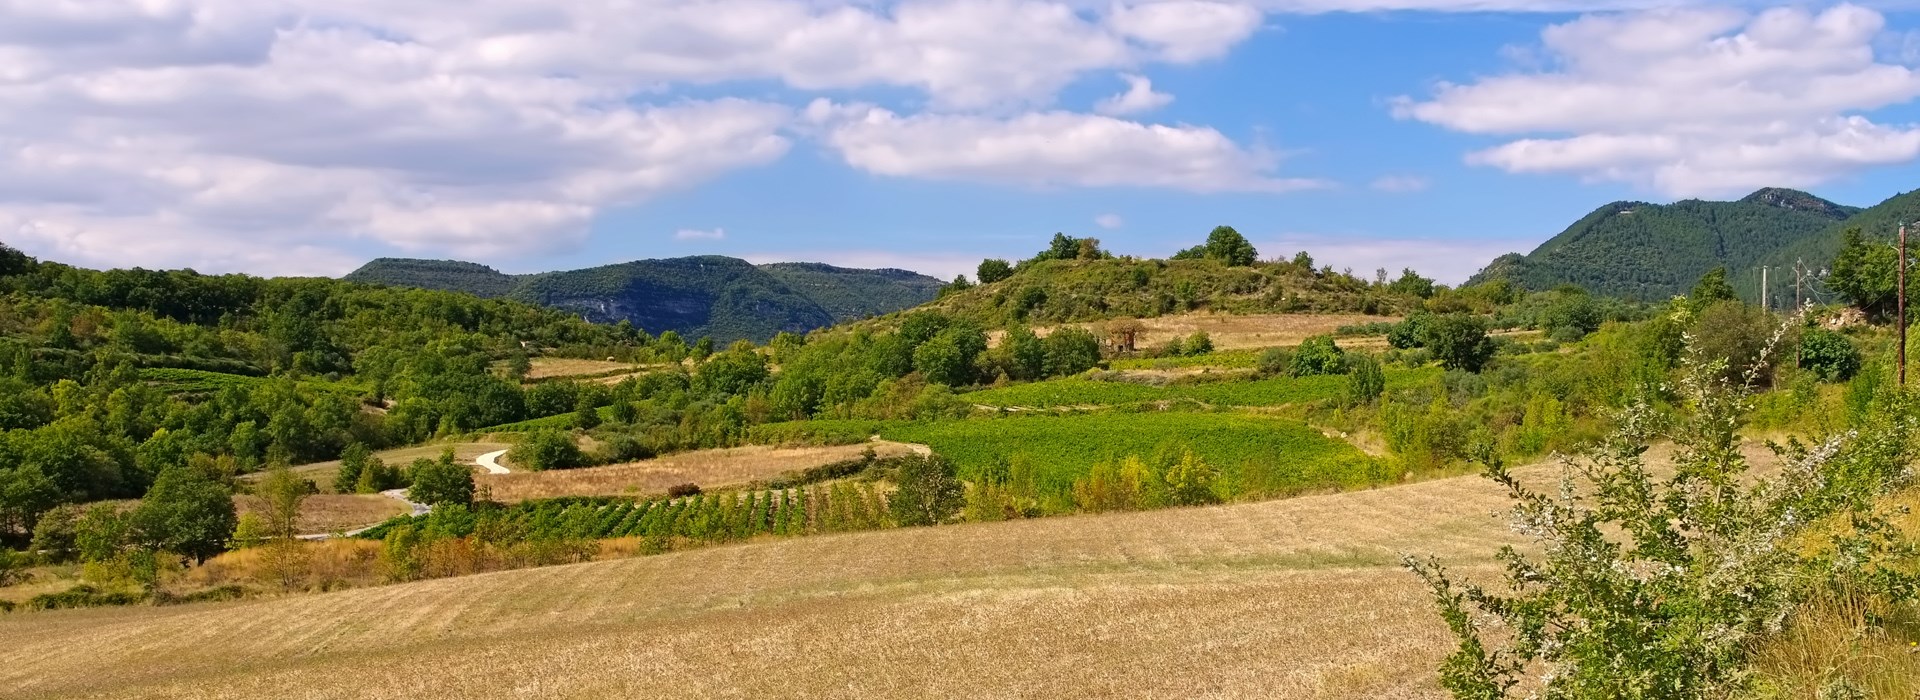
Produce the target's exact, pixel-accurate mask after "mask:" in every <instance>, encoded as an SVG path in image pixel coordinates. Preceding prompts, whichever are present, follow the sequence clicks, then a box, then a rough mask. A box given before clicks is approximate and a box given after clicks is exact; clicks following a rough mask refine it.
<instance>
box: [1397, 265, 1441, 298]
mask: <svg viewBox="0 0 1920 700" xmlns="http://www.w3.org/2000/svg"><path fill="white" fill-rule="evenodd" d="M1387 291H1389V292H1392V293H1394V294H1406V295H1410V296H1416V297H1420V298H1421V299H1428V298H1431V297H1433V293H1434V285H1433V280H1431V279H1427V278H1425V277H1421V276H1420V273H1418V272H1414V271H1413V268H1411V267H1407V268H1401V270H1400V278H1399V279H1396V280H1394V281H1393V282H1392V283H1391V284H1388V285H1387Z"/></svg>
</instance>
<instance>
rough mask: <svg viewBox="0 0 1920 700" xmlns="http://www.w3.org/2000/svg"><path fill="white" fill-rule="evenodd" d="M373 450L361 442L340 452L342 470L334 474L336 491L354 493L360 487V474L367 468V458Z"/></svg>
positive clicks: (334, 488)
mask: <svg viewBox="0 0 1920 700" xmlns="http://www.w3.org/2000/svg"><path fill="white" fill-rule="evenodd" d="M372 456H373V452H372V451H371V450H368V449H367V446H366V445H364V444H361V443H359V442H355V443H353V444H351V445H347V449H346V451H345V452H342V453H340V471H339V472H337V473H335V474H334V476H333V491H334V493H353V492H355V491H356V490H358V489H359V484H360V474H361V472H364V471H366V470H367V460H368V458H371V457H372Z"/></svg>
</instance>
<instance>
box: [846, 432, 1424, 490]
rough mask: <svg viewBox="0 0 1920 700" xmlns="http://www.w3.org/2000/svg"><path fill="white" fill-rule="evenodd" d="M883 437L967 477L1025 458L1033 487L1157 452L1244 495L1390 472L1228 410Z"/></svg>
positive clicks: (1379, 478) (1337, 484) (1334, 484)
mask: <svg viewBox="0 0 1920 700" xmlns="http://www.w3.org/2000/svg"><path fill="white" fill-rule="evenodd" d="M878 431H879V434H880V435H881V436H882V437H885V438H886V439H889V440H898V441H901V442H913V443H921V444H925V445H928V446H931V447H932V448H933V451H934V452H935V453H938V454H941V455H944V456H946V457H948V458H949V459H952V460H954V462H955V463H956V464H957V465H958V466H959V468H960V473H961V476H962V477H963V478H969V477H971V475H972V474H975V473H977V471H978V470H979V469H981V468H983V467H986V466H988V465H989V464H991V463H992V462H993V461H994V460H996V459H1000V458H1007V459H1012V458H1015V457H1024V458H1026V459H1028V460H1030V461H1031V462H1032V463H1033V465H1034V467H1035V469H1036V476H1037V479H1038V481H1039V482H1040V483H1041V484H1042V485H1043V486H1045V487H1047V488H1051V489H1065V488H1068V487H1070V486H1071V484H1072V482H1073V481H1074V480H1075V479H1078V478H1080V477H1082V476H1085V475H1086V474H1087V472H1089V471H1091V470H1092V468H1093V466H1094V465H1095V464H1096V463H1099V462H1103V461H1114V460H1118V459H1120V458H1122V457H1125V456H1127V455H1135V456H1139V457H1141V458H1143V459H1146V458H1150V457H1152V456H1154V455H1155V454H1156V453H1158V452H1159V451H1161V450H1162V449H1169V448H1170V449H1175V450H1184V449H1192V450H1193V451H1194V452H1195V453H1196V454H1198V455H1199V456H1200V457H1202V458H1203V459H1205V460H1206V461H1207V463H1209V464H1211V465H1213V466H1214V467H1215V468H1217V469H1220V470H1221V471H1222V472H1223V474H1224V478H1225V480H1226V485H1227V487H1228V489H1227V490H1228V492H1229V493H1236V494H1241V495H1245V496H1253V495H1272V494H1282V493H1299V492H1302V491H1308V490H1316V489H1327V488H1357V487H1364V486H1368V485H1373V484H1378V483H1382V482H1385V481H1388V480H1391V479H1393V478H1396V477H1397V476H1398V472H1397V471H1395V470H1393V469H1390V468H1389V467H1388V465H1386V464H1384V463H1382V462H1380V461H1379V460H1376V459H1373V458H1371V457H1368V456H1366V455H1365V454H1363V453H1361V452H1360V451H1359V450H1358V449H1355V448H1354V447H1353V446H1352V445H1350V444H1348V443H1346V442H1344V441H1341V440H1336V439H1333V438H1329V437H1326V436H1325V435H1322V434H1320V431H1318V430H1315V429H1313V428H1311V427H1308V426H1307V425H1305V424H1303V423H1300V422H1298V421H1293V420H1288V419H1282V418H1272V417H1267V416H1257V415H1248V414H1236V413H1194V412H1155V413H1138V414H1134V413H1114V412H1106V413H1091V414H1080V415H1031V416H1010V417H1005V418H998V419H987V420H981V419H976V420H963V421H941V422H931V423H888V424H882V425H880V426H878Z"/></svg>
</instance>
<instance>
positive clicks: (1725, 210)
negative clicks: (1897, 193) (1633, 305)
mask: <svg viewBox="0 0 1920 700" xmlns="http://www.w3.org/2000/svg"><path fill="white" fill-rule="evenodd" d="M1860 213H1861V210H1860V209H1859V208H1858V207H1849V206H1842V205H1839V204H1834V203H1833V202H1829V201H1827V200H1824V199H1821V198H1819V197H1815V196H1813V195H1811V194H1807V193H1805V192H1800V191H1796V190H1788V189H1780V188H1767V189H1763V190H1760V191H1758V192H1754V193H1753V194H1750V195H1747V196H1746V197H1743V198H1741V199H1740V200H1738V201H1732V202H1711V201H1705V200H1698V199H1688V200H1682V201H1679V202H1674V203H1672V204H1664V205H1663V204H1650V203H1647V202H1614V203H1612V204H1608V205H1606V206H1603V207H1600V208H1599V209H1596V210H1594V211H1593V213H1591V214H1588V215H1586V216H1585V217H1583V218H1581V219H1580V220H1579V221H1576V222H1574V224H1573V225H1572V226H1569V227H1567V230H1565V231H1563V232H1561V233H1560V235H1557V236H1554V237H1553V238H1551V239H1549V240H1548V241H1547V242H1545V243H1542V244H1541V245H1540V247H1539V248H1536V249H1534V251H1533V252H1532V253H1529V254H1527V255H1519V254H1508V255H1504V256H1501V257H1499V258H1497V259H1495V260H1494V261H1493V262H1492V263H1491V264H1489V265H1488V266H1487V267H1486V268H1485V269H1483V270H1481V272H1480V273H1479V274H1477V275H1475V276H1474V278H1473V279H1471V280H1469V281H1468V284H1474V283H1478V282H1482V281H1486V280H1489V279H1495V278H1504V279H1508V280H1512V281H1514V282H1517V283H1519V284H1521V285H1522V286H1525V287H1527V288H1529V289H1534V290H1544V289H1550V288H1553V287H1556V286H1559V285H1561V284H1568V283H1571V284H1576V285H1579V286H1581V287H1585V288H1586V289H1587V290H1588V291H1591V292H1594V293H1596V294H1604V295H1608V296H1617V297H1623V298H1627V299H1639V300H1658V299H1662V298H1666V297H1669V296H1672V295H1675V294H1685V293H1686V292H1687V290H1688V289H1690V288H1691V287H1692V286H1693V283H1694V282H1696V281H1698V280H1699V278H1700V276H1701V275H1702V274H1705V273H1706V272H1707V271H1708V270H1711V269H1713V268H1715V267H1720V266H1726V267H1727V269H1728V270H1729V271H1731V272H1733V273H1734V274H1733V275H1732V277H1733V281H1734V283H1735V287H1736V288H1738V289H1739V290H1740V291H1741V293H1742V294H1743V295H1746V296H1749V297H1752V296H1756V292H1757V289H1758V287H1759V272H1758V269H1759V266H1761V265H1765V264H1777V263H1771V262H1769V261H1772V260H1775V259H1776V258H1778V257H1779V256H1780V255H1782V254H1784V251H1787V250H1791V249H1795V248H1797V247H1799V246H1801V245H1803V244H1807V243H1809V242H1811V241H1815V240H1819V239H1822V238H1824V237H1827V236H1828V235H1829V234H1830V232H1831V234H1830V235H1831V237H1832V238H1833V245H1832V247H1833V248H1835V249H1837V248H1838V245H1839V235H1838V233H1837V231H1838V230H1839V228H1837V225H1838V224H1839V223H1840V222H1842V221H1846V220H1848V219H1850V218H1851V217H1854V216H1855V215H1856V214H1860ZM1831 257H1832V252H1831V251H1828V252H1827V254H1826V258H1827V259H1830V258H1831ZM1789 259H1790V258H1789ZM1786 274H1788V275H1791V272H1788V273H1786Z"/></svg>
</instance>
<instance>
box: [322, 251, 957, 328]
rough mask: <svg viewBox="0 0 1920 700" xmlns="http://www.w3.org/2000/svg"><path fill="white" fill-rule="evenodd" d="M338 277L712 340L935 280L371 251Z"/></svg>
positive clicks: (861, 307) (837, 315)
mask: <svg viewBox="0 0 1920 700" xmlns="http://www.w3.org/2000/svg"><path fill="white" fill-rule="evenodd" d="M345 279H346V280H348V281H353V282H365V283H373V284H385V285H390V286H400V287H417V288H423V289H437V290H446V291H458V292H466V293H469V294H474V295H476V296H481V297H490V298H502V297H503V298H509V299H515V300H519V301H526V302H531V303H536V304H542V305H545V306H549V307H553V308H558V309H564V310H567V311H570V312H573V313H576V314H579V315H580V316H582V317H584V318H586V319H587V320H590V321H595V322H601V323H617V322H620V321H627V322H629V323H632V324H633V325H634V326H635V327H637V328H640V329H643V330H646V331H647V332H650V333H662V332H665V331H669V330H671V331H675V332H677V333H679V334H681V335H682V336H684V337H687V338H698V337H701V336H712V337H713V339H714V340H715V341H716V342H719V343H722V344H724V343H728V342H732V341H734V340H740V339H747V340H754V341H759V342H764V341H766V340H768V339H770V338H772V337H773V336H774V335H775V334H778V333H780V332H781V331H789V332H794V333H805V332H807V331H810V330H813V329H816V328H823V327H826V326H831V325H834V324H836V323H840V322H844V321H850V320H856V319H861V318H866V317H868V316H873V315H878V314H885V313H890V312H893V311H898V310H900V309H904V308H908V307H911V306H915V305H918V304H921V303H925V302H927V301H930V300H932V299H933V298H934V295H935V294H936V293H937V291H938V290H939V288H940V286H941V282H940V281H939V280H937V279H934V278H932V277H927V276H925V275H921V274H918V273H914V272H908V271H905V270H893V269H884V270H860V269H851V268H841V267H834V266H831V265H823V264H818V263H775V264H771V265H760V266H756V265H754V264H752V263H749V262H747V261H745V260H740V259H738V258H730V257H725V256H718V255H709V256H696V257H686V258H668V259H657V260H636V261H633V262H628V263H620V264H617V265H606V266H601V267H594V268H587V269H583V270H569V271H561V272H545V273H539V274H532V275H509V274H505V273H502V272H500V271H498V270H495V269H493V268H490V267H487V266H484V265H478V264H475V263H469V262H460V261H454V260H413V259H403V258H381V259H378V260H374V261H372V262H369V263H367V264H366V265H365V266H363V267H361V268H360V269H358V270H355V271H353V272H352V273H350V274H348V275H347V276H346V277H345Z"/></svg>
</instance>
